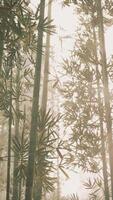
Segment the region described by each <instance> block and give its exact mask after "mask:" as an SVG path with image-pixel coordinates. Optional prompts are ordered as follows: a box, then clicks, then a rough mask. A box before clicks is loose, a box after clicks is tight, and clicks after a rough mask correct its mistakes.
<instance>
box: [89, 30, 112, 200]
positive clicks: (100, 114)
mask: <svg viewBox="0 0 113 200" xmlns="http://www.w3.org/2000/svg"><path fill="white" fill-rule="evenodd" d="M92 28H93V38H94V45H95V60H96V80H97V92H98V111H99V121H100V135H101V149H102V150H101V155H102V165H103V179H104V194H105V200H109V187H108V173H107V160H106V148H105V135H104V129H103V104H102V102H101V95H100V80H99V79H100V78H99V70H98V56H97V41H96V33H95V28H94V27H92Z"/></svg>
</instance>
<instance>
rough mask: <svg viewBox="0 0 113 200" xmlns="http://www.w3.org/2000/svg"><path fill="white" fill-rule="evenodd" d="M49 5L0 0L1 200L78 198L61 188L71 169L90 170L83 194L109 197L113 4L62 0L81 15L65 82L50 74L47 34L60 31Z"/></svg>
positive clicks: (112, 181)
mask: <svg viewBox="0 0 113 200" xmlns="http://www.w3.org/2000/svg"><path fill="white" fill-rule="evenodd" d="M52 4H54V1H52V0H40V1H37V8H36V9H33V10H32V9H31V4H30V2H29V0H1V1H0V139H1V140H0V145H1V146H0V192H1V194H3V197H1V198H2V200H5V199H6V200H46V199H51V200H55V199H57V200H65V199H66V200H67V199H70V200H78V199H79V196H78V195H76V194H72V195H70V196H67V197H66V196H65V197H63V195H62V192H61V191H60V180H61V179H62V175H63V176H64V177H66V178H69V171H70V170H73V171H74V170H78V171H82V172H84V173H86V174H87V173H88V174H90V178H89V179H88V180H86V182H85V183H84V186H83V187H84V188H86V190H88V191H89V194H87V197H86V198H85V197H83V199H91V200H100V199H105V200H110V199H113V133H112V131H113V125H112V118H113V110H112V108H113V88H112V82H113V70H112V67H113V66H112V65H113V56H112V52H111V57H110V58H108V57H107V50H106V46H105V31H107V30H109V28H112V24H113V2H112V0H108V1H106V0H103V1H102V0H73V1H70V0H64V1H63V0H62V1H59V5H62V9H64V7H65V6H67V7H69V6H72V7H73V9H74V18H73V20H74V19H75V17H77V18H78V24H77V30H75V33H74V41H73V43H74V48H73V50H72V51H71V54H70V55H69V56H68V57H67V58H66V59H64V60H62V63H61V64H60V70H59V72H58V74H59V76H60V73H61V74H62V77H63V78H62V79H60V80H59V77H57V76H55V80H53V79H52V80H51V78H50V77H51V76H52V73H53V69H52V68H51V64H50V59H51V57H52V56H53V57H54V54H53V52H52V48H51V40H50V39H51V35H53V34H58V33H57V31H56V27H55V24H54V19H52V15H51V14H52ZM111 37H112V36H111ZM53 77H54V74H53ZM59 95H60V99H61V101H62V102H61V103H60V106H61V107H59V102H58V99H57V97H58V96H59ZM63 132H64V133H63ZM61 173H62V175H61ZM86 179H87V178H86ZM75 187H76V185H75ZM56 188H57V189H56ZM81 191H82V188H81ZM83 199H81V200H83Z"/></svg>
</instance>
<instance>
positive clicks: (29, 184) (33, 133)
mask: <svg viewBox="0 0 113 200" xmlns="http://www.w3.org/2000/svg"><path fill="white" fill-rule="evenodd" d="M44 11H45V0H41V1H40V17H39V26H38V27H39V30H38V41H37V58H36V65H35V77H34V91H33V104H32V113H31V130H30V146H29V158H28V169H27V179H26V191H25V200H32V189H33V180H34V164H35V150H36V139H37V124H38V107H39V92H40V76H41V63H42V45H43V22H44Z"/></svg>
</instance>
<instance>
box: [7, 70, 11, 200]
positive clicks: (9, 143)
mask: <svg viewBox="0 0 113 200" xmlns="http://www.w3.org/2000/svg"><path fill="white" fill-rule="evenodd" d="M11 126H12V69H11V77H10V105H9V135H8V161H7V187H6V200H10V170H11V132H12V130H11Z"/></svg>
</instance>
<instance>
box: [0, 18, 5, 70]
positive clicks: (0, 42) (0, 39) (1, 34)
mask: <svg viewBox="0 0 113 200" xmlns="http://www.w3.org/2000/svg"><path fill="white" fill-rule="evenodd" d="M4 20H5V19H4ZM4 20H3V19H2V22H1V26H2V27H4V28H3V29H2V30H0V71H1V68H2V59H3V51H4V34H5V26H3V23H4Z"/></svg>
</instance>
